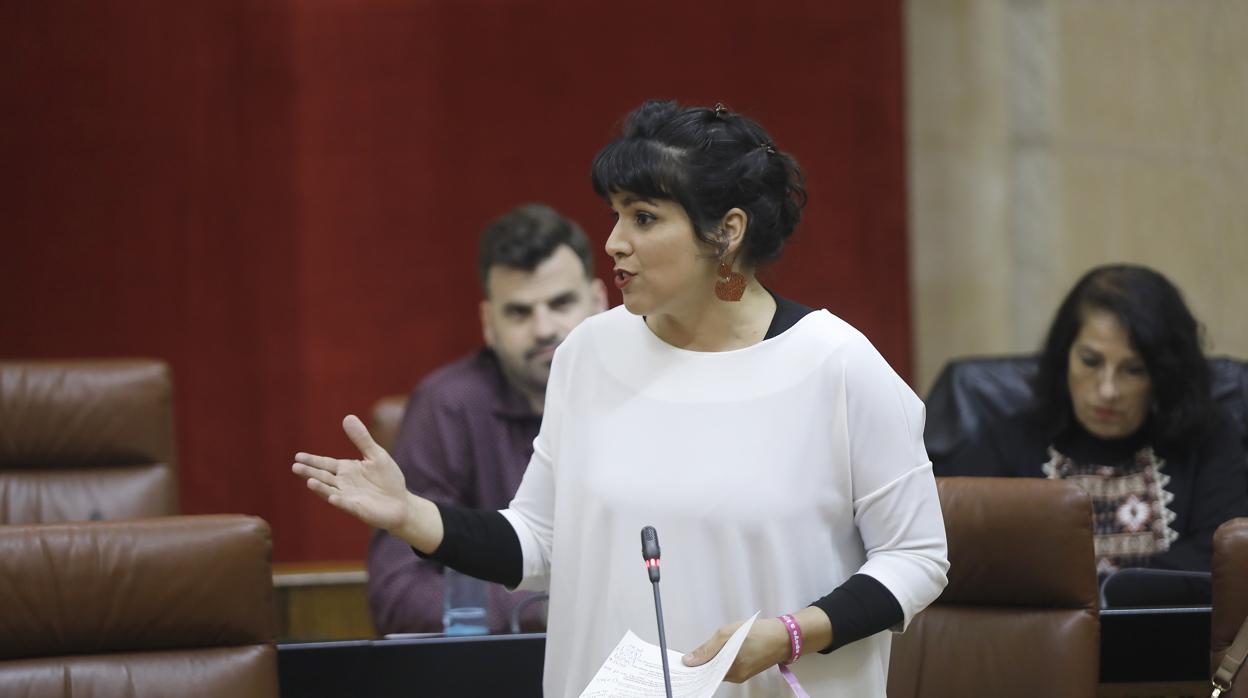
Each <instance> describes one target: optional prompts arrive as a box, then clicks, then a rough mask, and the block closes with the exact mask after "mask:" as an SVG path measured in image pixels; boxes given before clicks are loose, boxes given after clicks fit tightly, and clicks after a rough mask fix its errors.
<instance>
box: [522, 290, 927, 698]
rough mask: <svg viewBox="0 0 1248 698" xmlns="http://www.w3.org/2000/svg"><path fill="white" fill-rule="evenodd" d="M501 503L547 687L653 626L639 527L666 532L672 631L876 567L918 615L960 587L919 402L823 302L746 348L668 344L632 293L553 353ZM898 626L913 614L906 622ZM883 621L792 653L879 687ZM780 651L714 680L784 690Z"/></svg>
mask: <svg viewBox="0 0 1248 698" xmlns="http://www.w3.org/2000/svg"><path fill="white" fill-rule="evenodd" d="M502 513H503V515H504V516H505V517H506V518H507V519H508V521H509V522H510V523H511V525H512V526H513V527H514V528H515V530H516V534H517V536H518V537H519V539H520V544H521V548H522V550H523V555H524V579H523V581H522V583H521V585H520V587H519V588H520V589H548V590H549V592H550V610H549V619H548V623H547V641H546V663H545V674H544V692H545V695H546V696H548V697H550V698H554V697H557V696H577V695H579V694H580V692H581V691H582V690H583V689H584V687H585V686H586V684H588V683H589V680H590V679H591V678H592V677H593V675H594V672H595V671H597V669H598V667H599V666H600V665H601V664H602V662H603V660H604V659H606V657H607V654H608V653H609V652H610V651H611V649H612V648H613V647H614V646H615V644H616V643H617V642H618V641H619V640H620V638H621V636H622V635H623V634H624V632H625V630H629V629H631V630H632V631H633V632H635V633H636V634H637V635H639V636H640V637H642V638H643V639H645V640H646V641H648V642H652V643H655V644H657V643H658V631H657V628H656V625H655V620H654V598H653V592H652V590H651V585H650V583H649V581H648V579H647V577H646V572H645V570H644V568H643V566H642V561H641V542H640V530H641V528H642V527H643V526H647V525H652V526H655V527H656V529H657V530H658V534H659V541H660V543H661V545H662V550H663V562H662V582H661V589H662V595H663V609H664V616H665V618H664V620H665V623H666V633H667V641H668V647H669V648H671V649H673V650H677V651H680V652H686V651H689V650H692V649H694V648H695V647H697V646H698V645H700V644H702V643H703V642H705V641H706V640H707V639H709V638H710V636H711V634H712V633H713V632H714V631H715V630H716V628H718V627H719V626H720V625H723V624H725V623H729V622H733V621H738V620H744V619H746V618H748V617H750V616H751V615H752V614H753V613H754V612H755V611H761V612H762V615H763V616H776V615H779V614H781V613H789V612H793V611H796V610H799V609H801V608H803V607H805V606H807V605H809V604H810V603H811V602H812V601H815V600H817V599H819V598H820V597H822V596H824V595H825V594H827V593H829V592H830V591H832V590H833V589H834V588H835V587H837V586H838V585H840V584H841V583H842V582H844V581H845V580H846V579H847V578H849V576H850V575H852V574H854V573H857V572H861V573H864V574H868V575H870V576H872V577H873V578H875V579H876V580H878V581H879V582H880V583H881V584H883V585H884V586H885V587H886V588H887V589H888V590H889V591H890V592H892V594H893V595H894V596H895V597H896V598H897V601H898V602H899V603H900V604H901V607H902V610H903V611H904V614H905V621H904V623H903V627H904V625H905V624H908V623H909V622H910V619H911V618H912V617H913V616H914V614H915V613H917V612H919V611H920V610H922V609H923V608H924V607H925V606H926V605H927V604H929V603H930V602H931V601H932V600H933V599H935V598H936V596H937V595H938V594H939V593H940V591H941V589H943V588H944V585H945V581H946V580H945V572H946V570H947V569H948V562H947V559H946V546H945V532H944V523H943V520H942V517H941V512H940V503H939V500H938V498H937V493H936V485H935V480H934V478H933V477H932V473H931V464H930V461H929V460H928V458H927V453H926V451H925V449H924V446H923V404H922V402H921V401H920V400H919V399H918V398H917V397H916V396H915V395H914V393H913V392H912V391H911V390H910V389H909V387H907V386H906V384H905V383H904V382H903V381H902V380H901V379H900V378H899V377H898V376H897V374H896V373H895V372H893V370H892V369H891V368H890V367H889V366H888V364H887V363H886V362H885V361H884V359H883V357H881V356H880V355H879V353H878V352H877V351H876V350H875V348H874V347H873V346H871V344H870V342H868V341H867V339H866V338H865V337H864V336H863V335H862V334H861V333H859V332H858V331H857V330H855V329H854V328H853V327H851V326H849V325H848V324H847V323H845V322H844V321H842V320H840V319H839V318H837V317H835V316H833V315H832V314H830V313H828V312H827V311H818V312H812V313H810V314H808V315H806V316H805V317H804V318H802V319H801V320H800V321H798V322H797V324H795V325H794V326H793V327H791V328H789V329H788V330H787V331H785V332H783V333H781V334H779V335H777V336H775V337H772V338H770V339H766V340H764V341H762V342H760V343H758V344H755V345H753V346H750V347H746V348H744V349H738V350H735V351H727V352H715V353H705V352H692V351H687V350H683V349H678V348H675V347H672V346H671V345H668V344H666V343H665V342H663V341H662V340H660V339H659V338H658V337H656V336H655V335H654V334H653V333H652V332H651V331H650V329H649V328H648V327H647V326H646V324H645V322H644V320H643V319H642V318H641V317H638V316H635V315H632V314H630V313H628V311H627V310H625V309H624V308H623V307H617V308H615V309H613V310H610V311H608V312H606V313H602V314H600V315H597V316H594V317H592V318H590V319H589V320H587V321H585V322H584V323H582V324H581V325H580V326H578V327H577V328H576V330H574V331H573V332H572V333H571V335H570V336H569V337H568V339H567V340H566V341H565V342H564V343H563V345H562V346H560V348H559V349H558V351H557V352H556V358H555V362H554V366H553V368H552V372H551V378H550V383H549V385H548V388H547V394H546V411H545V415H544V417H543V421H542V428H541V432H540V433H539V434H538V437H537V439H536V440H535V442H534V453H533V459H532V460H531V461H530V463H529V467H528V470H527V471H526V473H525V476H524V480H523V482H522V484H521V485H520V489H519V491H518V492H517V493H516V496H515V499H514V500H512V502H511V505H510V508H508V509H506V510H504V511H503V512H502ZM898 630H900V628H898ZM890 642H891V638H890V635H889V633H888V632H882V633H878V634H876V635H874V636H871V637H868V638H865V639H863V640H860V641H858V642H854V643H851V644H849V645H846V646H844V647H841V648H840V649H838V650H836V651H835V652H832V653H831V654H829V655H819V654H815V653H811V654H809V655H807V656H805V657H804V658H803V659H802V660H801V661H799V662H797V663H796V664H794V665H793V670H794V673H795V674H796V675H797V677H798V679H799V680H800V681H801V682H802V684H803V686H805V688H806V690H807V691H808V692H809V693H810V694H811V695H816V696H846V697H851V696H852V697H853V698H861V697H863V696H883V695H884V693H885V686H886V683H887V675H888V658H889V648H890ZM787 692H788V688H787V685H786V684H785V683H784V681H783V679H782V678H781V677H780V674H779V672H778V671H777V670H776V669H775V668H772V669H768V670H767V671H764V672H763V673H761V674H760V675H758V676H757V677H755V678H753V679H751V680H750V681H748V682H747V683H746V684H744V685H742V686H735V685H731V684H725V685H724V687H723V688H722V689H721V690H720V691H719V693H717V695H718V696H726V697H733V698H737V697H739V698H745V697H747V696H748V697H749V698H757V697H759V696H783V695H785V694H786V693H787Z"/></svg>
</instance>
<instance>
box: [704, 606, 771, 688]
mask: <svg viewBox="0 0 1248 698" xmlns="http://www.w3.org/2000/svg"><path fill="white" fill-rule="evenodd" d="M741 622H744V621H741ZM741 622H737V623H730V624H728V625H725V626H722V627H721V628H720V629H719V630H716V631H715V634H714V635H712V636H711V639H709V640H707V641H706V642H704V643H702V646H701V647H698V648H697V649H695V650H694V651H692V652H690V653H689V654H686V655H685V656H684V658H683V659H682V661H683V662H684V664H685V666H698V665H700V664H705V663H707V662H709V661H710V660H711V659H712V658H714V657H715V655H716V654H719V650H720V649H721V648H722V647H723V646H724V643H725V642H728V638H730V637H732V634H733V633H734V632H736V631H737V628H739V627H741ZM788 658H789V634H788V631H786V630H785V628H784V623H782V622H780V620H779V619H777V618H759V619H757V620H755V621H754V625H753V626H752V627H751V628H750V632H749V634H748V635H746V636H745V642H743V643H741V650H740V651H739V652H737V658H736V659H735V660H733V662H732V666H731V667H729V669H728V674H727V675H726V676H725V677H724V680H725V681H731V682H732V683H744V682H746V681H748V680H749V679H750V678H752V677H753V676H755V675H756V674H758V673H759V672H762V671H763V670H765V669H768V668H770V667H773V666H775V665H777V664H779V663H780V662H783V661H785V660H787V659H788Z"/></svg>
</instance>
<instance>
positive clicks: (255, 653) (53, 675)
mask: <svg viewBox="0 0 1248 698" xmlns="http://www.w3.org/2000/svg"><path fill="white" fill-rule="evenodd" d="M270 549H271V545H270V538H269V527H268V524H266V523H265V522H264V521H262V520H260V519H257V518H254V517H246V516H178V517H168V518H154V519H137V520H130V521H94V522H86V523H61V524H39V525H30V526H0V609H3V611H0V696H14V697H22V698H75V697H80V696H119V697H125V698H144V697H146V696H180V697H181V698H198V697H200V696H203V697H204V698H208V697H209V696H212V697H217V696H231V697H232V698H234V697H237V698H261V697H264V698H275V697H276V696H277V695H278V685H277V654H276V649H275V648H274V646H273V644H272V643H273V632H274V629H273V619H274V613H273V584H272V579H271V573H270V564H269V558H270Z"/></svg>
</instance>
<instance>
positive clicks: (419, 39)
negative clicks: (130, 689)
mask: <svg viewBox="0 0 1248 698" xmlns="http://www.w3.org/2000/svg"><path fill="white" fill-rule="evenodd" d="M648 97H670V98H677V99H680V100H682V101H687V102H691V103H700V104H711V103H714V102H716V101H723V102H725V103H726V104H728V105H729V106H730V107H731V108H733V109H736V110H740V111H745V112H747V113H749V114H751V115H753V116H755V117H757V118H759V120H760V121H762V122H763V123H764V124H766V125H767V126H768V128H769V129H770V130H771V131H772V133H773V135H774V137H775V139H776V141H777V143H778V144H779V145H780V147H782V148H784V149H786V150H790V151H792V152H793V153H795V154H796V155H797V156H798V158H799V160H800V161H801V162H802V164H803V165H804V166H805V168H806V170H807V173H808V177H809V181H808V188H809V191H810V195H811V204H810V205H809V207H808V208H807V215H806V220H805V221H804V223H803V224H802V227H801V228H800V229H799V233H798V235H797V236H796V237H795V239H794V243H793V245H792V247H791V248H790V251H789V256H788V257H787V258H786V259H785V260H784V261H782V262H781V263H780V264H779V265H777V267H776V268H775V269H774V270H773V271H772V273H771V278H770V283H772V285H773V286H774V287H775V288H776V289H778V290H779V291H780V292H782V293H784V294H786V295H789V296H790V297H793V298H795V299H797V300H800V301H803V302H805V303H807V304H810V305H816V306H825V307H828V308H830V309H831V310H833V312H836V313H838V314H840V315H841V316H842V317H845V318H846V319H848V320H849V321H850V322H852V323H854V324H856V325H857V326H859V327H860V328H861V329H862V330H863V331H864V332H866V333H867V335H868V336H870V337H871V338H872V339H873V341H875V343H876V345H877V346H878V347H879V348H880V349H881V351H882V352H883V353H884V355H885V356H886V357H887V358H889V360H890V361H892V362H893V364H894V365H895V366H897V367H898V368H899V370H900V371H901V372H902V373H903V375H905V374H906V373H907V372H908V368H909V365H910V336H909V308H908V304H907V283H906V269H907V264H906V248H905V211H904V201H905V193H904V173H903V165H904V161H903V158H904V155H903V119H902V61H901V16H900V7H899V3H897V2H885V3H863V2H856V1H850V0H843V1H838V2H792V3H763V2H757V3H756V2H747V1H745V0H721V1H720V2H717V3H695V2H689V3H670V2H634V3H631V4H627V5H621V4H619V3H587V2H575V3H574V2H566V3H565V2H549V1H547V2H538V1H537V0H488V1H487V0H411V1H407V2H400V1H398V0H332V1H331V0H307V1H301V2H294V1H290V0H288V1H287V2H285V3H279V2H267V1H264V0H181V1H180V2H176V3H170V2H165V0H103V1H101V0H81V1H76V2H75V1H70V0H48V1H46V2H38V3H26V2H16V1H15V2H5V3H0V101H2V108H0V163H3V164H2V165H0V215H2V216H3V218H2V219H0V220H3V224H2V227H0V230H2V231H3V232H0V234H2V235H3V245H0V284H3V287H2V288H0V290H2V291H3V293H0V356H4V357H69V356H154V357H159V358H163V359H165V360H167V361H169V362H170V363H171V364H172V366H173V371H174V379H175V389H176V395H177V398H176V406H177V422H178V439H179V451H180V454H181V466H182V505H183V510H184V511H186V512H188V513H200V512H220V511H239V512H245V513H253V514H258V515H260V516H263V517H264V518H266V519H267V520H268V521H269V522H270V523H271V524H272V525H273V531H274V541H275V546H276V547H275V557H276V558H277V559H278V560H304V559H329V558H342V559H350V558H360V557H362V555H363V549H364V544H365V541H366V539H367V531H366V530H365V529H364V527H363V526H361V525H359V524H357V523H354V522H353V521H351V520H349V519H348V518H347V517H345V516H342V515H339V514H337V513H335V512H333V511H331V510H330V508H329V507H328V506H327V505H325V504H323V503H322V502H320V501H319V500H316V499H315V498H314V497H312V496H311V495H310V494H308V493H306V492H305V491H304V490H303V489H302V487H301V486H300V485H299V483H298V482H297V481H296V480H295V478H294V476H293V475H290V473H289V464H290V458H291V455H292V454H293V453H294V452H295V451H296V450H300V449H304V450H312V451H323V452H330V453H337V454H347V453H349V452H350V448H349V444H348V443H347V441H346V439H345V437H343V436H341V434H340V432H339V429H338V423H339V420H340V418H341V416H342V415H343V414H344V413H347V412H357V413H366V412H367V410H368V408H369V406H370V405H371V403H372V402H373V400H374V399H376V398H377V397H379V396H382V395H386V394H391V393H396V392H405V391H407V390H408V389H409V388H410V387H411V385H412V384H413V383H414V382H415V381H416V380H417V379H418V378H419V377H420V376H421V375H423V374H424V373H426V372H427V371H429V370H430V369H432V368H434V367H436V366H437V365H439V364H441V363H443V362H445V361H448V360H450V359H452V358H454V357H456V356H458V355H461V354H463V353H465V352H467V351H469V350H471V349H472V348H473V347H474V346H476V344H477V343H478V341H479V329H478V326H477V321H476V313H475V305H476V303H477V300H478V290H477V282H476V278H475V272H474V270H473V259H474V246H475V239H476V234H477V231H478V230H479V229H480V227H481V226H482V225H483V224H484V223H485V222H487V221H488V220H489V219H491V218H492V217H494V216H495V215H497V214H499V213H501V212H502V211H504V210H506V209H507V208H510V207H511V206H513V205H515V204H517V203H520V202H523V201H528V200H544V201H547V202H550V203H551V204H553V205H554V206H555V207H556V208H559V209H560V210H562V211H564V212H566V213H568V214H569V215H571V216H572V217H574V218H577V219H579V220H580V221H581V222H582V224H583V225H584V226H585V228H586V229H587V231H588V232H589V233H590V234H591V236H592V237H593V239H594V240H595V242H596V243H601V242H603V241H604V240H605V238H606V234H607V233H608V232H609V230H608V217H607V209H606V208H605V206H604V204H603V203H602V202H600V201H598V200H597V199H596V198H595V197H594V195H593V193H592V191H591V190H590V188H589V181H588V171H589V163H590V160H591V158H592V157H593V154H594V153H595V152H596V151H597V149H598V148H600V147H601V146H602V145H603V144H604V143H606V141H607V140H608V139H609V138H610V137H612V136H613V135H614V134H615V132H616V130H617V129H618V126H619V123H620V120H621V118H622V117H623V115H624V114H625V113H626V112H627V111H628V110H629V109H630V108H632V107H634V106H636V105H637V104H639V103H640V102H641V101H642V100H643V99H645V98H648ZM605 259H606V258H605V256H604V257H603V261H604V262H605ZM603 266H604V267H605V266H607V265H606V264H604V265H603ZM613 294H614V292H613ZM612 300H613V303H614V302H618V296H613V299H612Z"/></svg>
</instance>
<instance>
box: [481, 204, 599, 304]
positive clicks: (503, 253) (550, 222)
mask: <svg viewBox="0 0 1248 698" xmlns="http://www.w3.org/2000/svg"><path fill="white" fill-rule="evenodd" d="M561 245H567V246H568V247H570V248H571V249H572V251H573V252H575V253H576V256H577V257H580V259H581V266H583V267H584V268H585V278H587V279H588V278H590V277H592V276H593V275H594V258H593V255H592V254H591V253H590V249H589V240H588V238H586V237H585V232H584V231H582V230H581V227H580V226H579V225H577V224H576V223H575V222H573V221H570V220H568V219H567V218H564V217H563V216H561V215H559V214H558V213H557V212H556V211H555V210H554V209H553V208H551V207H549V206H547V205H545V204H524V205H521V206H517V207H516V208H514V209H512V210H510V211H508V212H507V213H504V214H503V215H501V216H499V217H498V218H496V219H495V220H494V221H493V222H491V223H490V224H489V225H487V226H486V227H485V230H483V231H481V245H480V248H479V250H478V252H477V272H478V273H479V274H480V275H481V288H482V289H483V290H484V291H485V295H486V297H487V298H488V297H489V295H490V287H489V283H488V281H489V277H490V267H493V266H496V265H501V266H504V267H514V268H516V269H523V270H524V271H533V270H534V269H536V268H537V266H538V265H539V264H541V263H542V262H545V261H546V260H547V259H550V257H551V255H553V254H554V253H555V251H556V250H558V249H559V247H560V246H561Z"/></svg>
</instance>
